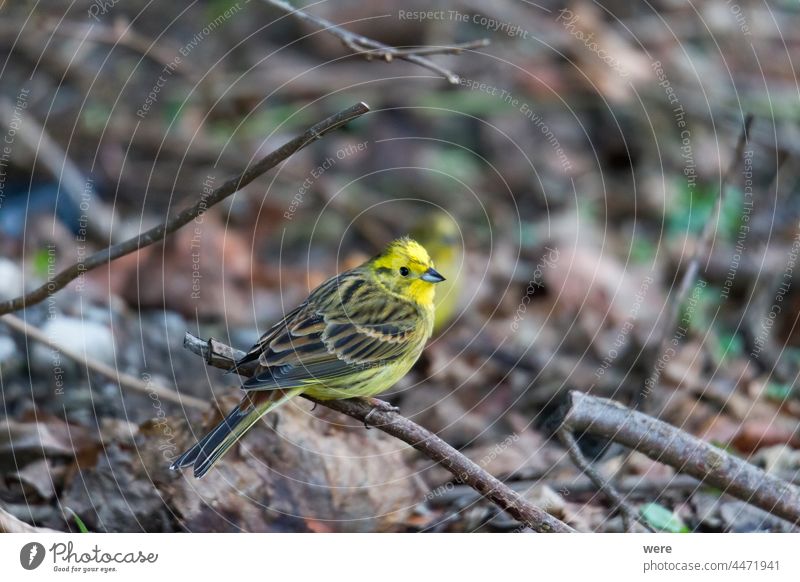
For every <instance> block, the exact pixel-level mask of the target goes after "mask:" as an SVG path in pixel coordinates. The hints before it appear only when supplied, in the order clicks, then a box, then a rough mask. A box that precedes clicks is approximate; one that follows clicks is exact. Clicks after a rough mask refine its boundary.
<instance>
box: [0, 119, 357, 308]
mask: <svg viewBox="0 0 800 582" xmlns="http://www.w3.org/2000/svg"><path fill="white" fill-rule="evenodd" d="M368 111H369V106H367V104H366V103H357V104H356V105H353V106H351V107H348V108H347V109H344V110H342V111H340V112H339V113H336V114H334V115H331V116H330V117H328V118H326V119H324V120H322V121H320V122H319V123H317V124H316V125H313V126H312V127H310V128H308V129H307V130H306V131H305V132H304V133H303V134H302V135H299V136H297V137H295V138H294V139H292V140H291V141H288V142H286V143H285V144H283V145H282V146H281V147H279V148H278V149H276V150H275V151H273V152H271V153H269V154H267V155H266V156H264V157H263V158H261V159H260V160H259V161H258V162H256V163H255V164H253V165H252V166H251V167H250V168H248V169H247V170H245V171H244V172H243V173H242V174H241V175H239V176H237V177H235V178H231V179H230V180H228V181H227V182H225V183H224V184H222V185H221V186H220V187H219V188H217V189H216V190H214V191H213V192H212V193H211V194H209V195H208V196H204V197H203V198H202V199H201V200H200V201H198V202H197V203H196V204H195V205H194V206H191V207H190V208H187V209H186V210H183V211H182V212H179V213H178V214H176V215H175V216H173V217H172V218H169V219H168V220H166V221H165V222H164V223H163V224H160V225H158V226H155V227H153V228H151V229H150V230H147V231H145V232H142V233H140V234H138V235H136V236H135V237H133V238H130V239H128V240H126V241H123V242H121V243H119V244H116V245H114V246H111V247H108V248H105V249H103V250H101V251H98V252H96V253H94V254H93V255H91V256H89V257H88V258H87V259H86V260H85V261H83V262H81V263H76V264H74V265H72V266H70V267H68V268H67V269H65V270H63V271H61V272H60V273H59V274H58V275H56V276H55V277H53V278H52V279H50V280H49V281H48V282H47V283H45V284H43V285H42V286H41V287H38V288H37V289H35V290H33V291H31V292H30V293H28V294H27V295H23V296H21V297H17V298H15V299H12V300H10V301H4V302H3V303H0V315H2V314H4V313H10V312H12V311H18V310H20V309H23V308H25V307H29V306H31V305H35V304H36V303H40V302H42V301H44V300H45V299H47V298H48V297H50V296H51V295H53V294H54V293H55V292H56V291H59V290H61V289H63V288H64V287H66V286H67V285H68V284H69V283H70V282H71V281H73V280H75V279H77V278H78V277H80V276H81V274H82V273H85V272H87V271H91V270H92V269H96V268H97V267H100V266H102V265H105V264H106V263H109V262H111V261H113V260H114V259H118V258H120V257H122V256H125V255H128V254H130V253H134V252H136V251H138V250H140V249H142V248H144V247H146V246H149V245H152V244H154V243H156V242H158V241H160V240H162V239H163V238H164V237H165V236H167V235H168V234H171V233H173V232H175V231H176V230H178V229H179V228H181V227H182V226H184V225H186V224H188V223H189V222H191V221H192V220H194V219H195V218H197V217H198V216H199V215H201V214H203V213H204V212H206V211H207V210H208V209H209V208H211V207H212V206H214V205H215V204H218V203H219V202H221V201H222V200H224V199H225V198H227V197H228V196H230V195H232V194H234V193H236V192H238V191H239V190H241V189H242V188H243V187H244V186H246V185H247V184H249V183H250V182H252V181H253V180H255V179H256V178H258V177H259V176H260V175H261V174H263V173H264V172H266V171H268V170H271V169H272V168H274V167H275V166H277V165H278V164H279V163H281V162H282V161H284V160H285V159H287V158H288V157H289V156H291V155H292V154H294V153H295V152H297V151H298V150H301V149H303V148H304V147H306V146H307V145H309V144H310V143H312V142H313V141H315V140H318V139H320V138H321V137H322V136H323V135H325V134H326V133H328V132H329V131H332V130H334V129H337V128H339V127H341V126H343V125H344V124H346V123H347V122H348V121H351V120H353V119H355V118H356V117H359V116H361V115H364V114H365V113H367V112H368Z"/></svg>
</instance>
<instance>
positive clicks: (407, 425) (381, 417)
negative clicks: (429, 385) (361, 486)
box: [183, 333, 574, 533]
mask: <svg viewBox="0 0 800 582" xmlns="http://www.w3.org/2000/svg"><path fill="white" fill-rule="evenodd" d="M183 345H184V347H185V348H186V349H188V350H189V351H191V352H192V353H195V354H197V355H199V356H202V357H203V359H204V360H205V361H206V363H207V364H208V365H209V366H214V367H216V368H222V369H226V370H227V369H230V368H231V367H232V365H233V362H234V361H236V360H238V359H239V358H241V357H242V356H243V355H244V352H241V351H239V350H236V349H234V348H231V347H230V346H227V345H225V344H223V343H220V342H218V341H216V340H214V339H210V340H208V341H204V340H202V339H200V338H197V337H195V336H193V335H191V334H189V333H187V334H186V336H185V337H184V340H183ZM252 371H253V366H250V367H247V366H242V367H241V368H239V369H237V372H238V373H240V374H242V375H244V376H247V375H249V374H251V373H252ZM309 400H312V401H313V402H317V403H318V404H321V405H323V406H327V407H328V408H330V409H331V410H335V411H337V412H341V413H342V414H346V415H347V416H350V417H352V418H355V419H356V420H358V421H360V422H363V423H365V424H366V423H367V422H369V424H371V425H373V426H375V427H377V428H379V429H380V430H382V431H383V432H385V433H387V434H390V435H392V436H393V437H395V438H398V439H400V440H401V441H403V442H405V443H408V444H409V445H411V446H412V447H414V448H415V449H417V450H418V451H420V452H422V453H423V454H425V455H426V456H427V457H428V458H430V459H432V460H434V461H436V462H438V463H441V464H442V466H443V467H444V468H445V469H447V470H448V471H450V472H451V473H452V474H453V475H455V476H456V477H457V478H458V479H460V480H461V481H463V482H464V483H465V484H467V485H469V486H470V487H472V488H473V489H475V490H476V491H478V492H479V493H480V494H481V495H482V496H483V497H485V498H486V499H488V500H489V501H491V502H492V503H494V504H495V505H497V506H498V507H500V508H501V509H503V510H505V511H506V512H507V513H508V514H509V515H511V516H512V517H513V518H514V519H516V520H517V521H519V522H520V523H522V524H524V525H526V526H527V527H529V528H531V529H532V530H534V531H538V532H559V533H566V532H572V531H574V530H573V529H572V528H571V527H569V526H568V525H567V524H565V523H563V522H561V521H559V520H558V519H556V518H555V517H553V516H551V515H550V514H548V513H547V512H546V511H544V510H543V509H540V508H538V507H536V506H534V505H531V504H530V503H528V502H527V501H525V500H524V499H523V498H522V497H520V496H519V495H518V494H517V493H515V492H514V491H513V490H512V489H511V488H510V487H508V486H507V485H505V484H504V483H502V482H501V481H499V480H498V479H496V478H495V477H493V476H491V475H490V474H489V473H487V472H486V471H484V470H483V469H481V468H480V467H479V466H478V465H477V464H475V463H473V462H472V461H470V460H469V459H468V458H466V457H465V456H464V455H462V454H461V453H459V452H458V451H457V450H455V449H454V448H453V447H451V446H450V445H448V444H447V443H446V442H444V441H443V440H442V439H440V438H439V437H438V436H436V435H435V434H433V433H432V432H430V431H428V430H426V429H424V428H422V427H421V426H419V425H418V424H416V423H414V422H412V421H410V420H409V419H407V418H405V417H404V416H401V415H400V414H398V413H396V412H389V411H384V410H381V409H379V408H373V407H372V406H370V405H369V404H368V403H367V402H365V401H364V400H361V399H350V400H325V401H322V400H320V401H317V400H315V399H313V398H309ZM368 415H369V419H367V416H368Z"/></svg>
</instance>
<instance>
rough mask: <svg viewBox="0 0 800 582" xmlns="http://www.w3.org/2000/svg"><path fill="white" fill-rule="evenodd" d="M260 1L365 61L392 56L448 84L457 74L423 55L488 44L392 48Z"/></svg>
mask: <svg viewBox="0 0 800 582" xmlns="http://www.w3.org/2000/svg"><path fill="white" fill-rule="evenodd" d="M264 1H265V2H266V3H267V4H270V5H271V6H274V7H275V8H278V9H280V10H283V11H284V12H287V13H289V14H291V15H292V16H294V17H295V18H298V19H300V20H303V21H305V22H309V23H311V24H313V25H314V26H317V27H319V28H321V29H323V30H324V31H325V32H328V33H330V34H332V35H334V36H335V37H337V38H338V39H339V40H341V41H342V44H344V45H345V46H346V47H347V48H349V49H350V50H351V51H353V53H354V54H356V55H359V56H361V57H364V58H365V59H367V60H372V59H381V60H384V61H386V62H387V63H390V62H392V61H393V60H395V59H399V60H403V61H408V62H409V63H414V64H415V65H419V66H420V67H425V68H426V69H428V70H431V71H433V72H435V73H438V74H440V75H442V76H443V77H444V78H445V79H447V81H448V82H449V83H451V84H453V85H457V84H458V83H459V81H460V79H459V76H458V75H456V74H455V73H453V72H452V71H450V70H449V69H447V68H445V67H443V66H441V65H438V64H437V63H435V62H433V61H432V60H430V59H428V58H426V57H425V56H426V55H427V56H430V55H443V54H460V53H461V52H463V51H465V50H471V49H476V48H482V47H485V46H488V45H489V43H490V41H489V39H488V38H482V39H480V40H475V41H471V42H465V43H461V44H454V45H448V46H423V47H393V46H389V45H387V44H383V43H382V42H378V41H377V40H373V39H371V38H368V37H366V36H363V35H361V34H356V33H355V32H351V31H349V30H347V29H345V28H342V27H341V26H339V25H338V24H334V23H333V22H331V21H330V20H327V19H325V18H321V17H319V16H314V15H313V14H309V13H308V12H305V11H303V10H300V9H298V8H295V7H294V6H292V5H291V4H289V3H288V2H284V1H283V0H264Z"/></svg>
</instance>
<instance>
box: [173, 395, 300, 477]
mask: <svg viewBox="0 0 800 582" xmlns="http://www.w3.org/2000/svg"><path fill="white" fill-rule="evenodd" d="M302 391H303V388H293V389H291V390H285V391H277V390H276V391H274V392H272V391H270V392H258V393H255V394H252V395H250V394H248V395H247V396H245V397H244V399H243V400H242V402H241V403H240V404H239V405H238V406H236V407H235V408H234V409H233V410H232V411H231V412H230V413H229V414H228V416H226V417H225V418H224V419H223V420H222V422H220V423H219V424H218V425H217V426H216V427H214V429H213V430H212V431H211V432H209V433H208V434H207V435H205V436H204V437H203V438H202V439H200V441H199V442H198V443H197V444H196V445H194V446H193V447H192V448H190V449H189V450H188V451H186V452H185V453H183V454H182V455H181V456H180V457H178V458H177V459H176V460H175V461H174V462H173V463H172V465H170V469H181V468H183V467H189V466H194V476H195V477H197V478H200V477H202V476H203V475H205V474H206V473H207V472H208V470H209V469H211V467H212V466H213V465H214V464H215V463H216V462H217V461H218V460H219V459H220V458H221V457H222V456H223V455H224V454H225V453H226V452H228V449H230V448H231V447H232V446H233V445H234V444H235V443H236V441H238V440H239V439H240V438H241V437H242V435H244V433H246V432H247V431H248V430H249V429H250V427H252V426H253V425H254V424H255V423H256V422H257V421H258V419H259V418H261V417H262V416H264V415H265V414H267V413H268V412H270V411H272V410H275V409H276V408H278V407H279V406H282V405H283V404H286V403H287V402H288V401H289V400H291V399H292V398H294V397H295V396H297V395H298V394H300V393H301V392H302Z"/></svg>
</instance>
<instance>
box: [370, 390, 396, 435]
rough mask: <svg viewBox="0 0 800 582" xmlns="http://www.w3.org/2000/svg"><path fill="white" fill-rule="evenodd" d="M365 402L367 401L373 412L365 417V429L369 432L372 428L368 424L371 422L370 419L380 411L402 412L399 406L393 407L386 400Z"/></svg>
mask: <svg viewBox="0 0 800 582" xmlns="http://www.w3.org/2000/svg"><path fill="white" fill-rule="evenodd" d="M364 400H365V401H366V403H367V404H369V405H370V406H371V407H372V410H370V411H369V412H368V413H367V415H366V416H365V417H364V428H366V429H367V430H369V428H370V427H369V425H368V424H367V423H368V422H369V419H370V417H371V416H372V415H373V414H374V413H375V412H376V411H379V412H400V409H399V408H398V407H397V406H392V405H391V404H389V403H388V402H386V401H385V400H379V399H378V398H365V399H364Z"/></svg>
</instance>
